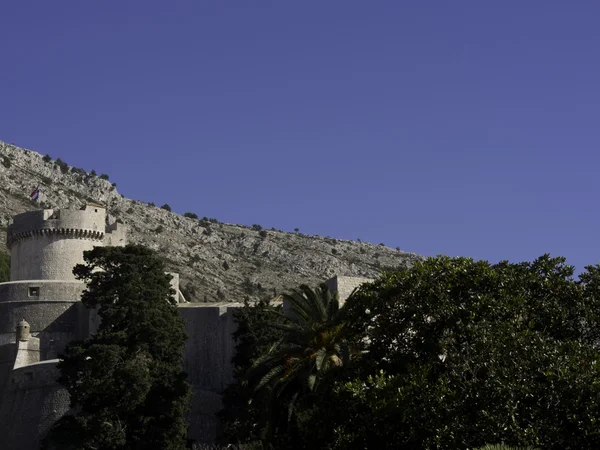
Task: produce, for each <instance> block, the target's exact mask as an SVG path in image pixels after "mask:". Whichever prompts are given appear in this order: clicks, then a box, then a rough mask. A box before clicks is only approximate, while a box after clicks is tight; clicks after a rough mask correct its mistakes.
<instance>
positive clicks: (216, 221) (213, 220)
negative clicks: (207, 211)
mask: <svg viewBox="0 0 600 450" xmlns="http://www.w3.org/2000/svg"><path fill="white" fill-rule="evenodd" d="M208 221H209V222H210V223H219V221H218V220H217V219H215V218H214V217H213V218H212V219H208Z"/></svg>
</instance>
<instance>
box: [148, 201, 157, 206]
mask: <svg viewBox="0 0 600 450" xmlns="http://www.w3.org/2000/svg"><path fill="white" fill-rule="evenodd" d="M148 206H152V207H155V206H156V205H155V204H154V202H149V203H148Z"/></svg>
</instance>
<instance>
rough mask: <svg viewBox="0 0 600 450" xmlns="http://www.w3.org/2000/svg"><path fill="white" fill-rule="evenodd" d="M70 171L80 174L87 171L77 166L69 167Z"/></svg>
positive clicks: (82, 174)
mask: <svg viewBox="0 0 600 450" xmlns="http://www.w3.org/2000/svg"><path fill="white" fill-rule="evenodd" d="M71 172H72V173H76V174H78V175H81V176H86V175H87V172H86V171H85V170H83V169H81V168H79V167H71Z"/></svg>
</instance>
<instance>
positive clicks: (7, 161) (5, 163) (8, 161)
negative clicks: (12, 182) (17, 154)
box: [2, 156, 12, 169]
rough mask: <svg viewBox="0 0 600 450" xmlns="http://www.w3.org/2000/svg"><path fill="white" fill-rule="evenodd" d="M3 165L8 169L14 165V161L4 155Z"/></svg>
mask: <svg viewBox="0 0 600 450" xmlns="http://www.w3.org/2000/svg"><path fill="white" fill-rule="evenodd" d="M2 165H3V166H4V167H6V168H7V169H10V167H11V166H12V162H11V161H10V158H9V157H8V156H2Z"/></svg>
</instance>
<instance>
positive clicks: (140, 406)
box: [43, 245, 190, 450]
mask: <svg viewBox="0 0 600 450" xmlns="http://www.w3.org/2000/svg"><path fill="white" fill-rule="evenodd" d="M84 260H85V264H81V265H77V266H76V267H75V269H74V270H73V273H74V274H75V276H76V278H77V279H79V280H83V281H85V282H87V289H86V291H84V293H83V295H82V302H83V304H84V305H85V306H86V307H87V308H97V310H98V315H99V316H100V318H101V319H102V320H101V322H100V325H99V328H98V330H97V332H96V333H95V334H93V335H92V336H91V337H90V338H88V339H86V340H85V341H83V342H72V343H70V344H69V345H68V346H67V348H66V351H65V354H64V355H61V361H60V362H59V364H58V367H59V369H60V372H61V376H60V379H59V382H60V383H61V384H62V385H63V386H64V387H65V388H66V389H67V390H68V392H69V394H70V398H71V407H72V410H73V411H74V414H73V415H67V416H64V417H63V418H62V419H61V420H60V421H58V422H57V423H56V424H55V426H54V427H53V428H52V430H51V431H50V433H49V435H48V437H47V439H46V440H45V443H44V447H43V448H45V449H47V450H50V449H57V450H58V449H61V450H68V449H73V450H74V449H90V450H91V449H99V448H101V449H104V450H112V449H114V450H121V449H122V450H125V449H134V448H138V449H154V448H156V449H164V450H183V449H185V448H186V432H187V425H186V423H185V420H184V413H185V411H186V410H187V403H188V399H189V396H190V387H189V384H188V382H187V377H186V374H185V373H184V371H183V350H184V344H185V339H186V333H185V328H184V324H183V319H181V317H179V315H178V312H177V309H176V308H175V300H174V299H173V297H172V295H173V294H174V291H173V290H172V289H171V286H170V278H171V277H170V275H168V274H165V267H164V264H163V261H162V259H161V258H160V257H159V256H158V255H157V254H156V253H155V252H154V251H152V250H149V249H147V248H145V247H142V246H137V245H128V246H126V247H95V248H94V249H93V250H90V251H87V252H84Z"/></svg>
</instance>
